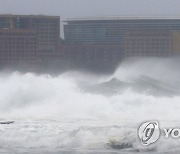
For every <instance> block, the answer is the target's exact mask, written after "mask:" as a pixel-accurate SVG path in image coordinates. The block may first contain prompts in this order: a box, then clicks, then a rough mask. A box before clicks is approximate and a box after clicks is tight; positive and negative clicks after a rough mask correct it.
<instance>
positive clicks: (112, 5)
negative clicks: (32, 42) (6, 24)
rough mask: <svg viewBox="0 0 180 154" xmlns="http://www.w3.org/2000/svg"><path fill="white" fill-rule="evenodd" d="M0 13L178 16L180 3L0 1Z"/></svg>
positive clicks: (137, 0)
mask: <svg viewBox="0 0 180 154" xmlns="http://www.w3.org/2000/svg"><path fill="white" fill-rule="evenodd" d="M0 13H3V14H6V13H8V14H9V13H11V14H46V15H60V16H61V17H63V18H65V17H88V16H118V15H120V16H123V15H128V16H131V15H132V16H135V15H137V16H147V15H148V16H155V15H159V16H165V15H166V16H178V15H179V16H180V0H0Z"/></svg>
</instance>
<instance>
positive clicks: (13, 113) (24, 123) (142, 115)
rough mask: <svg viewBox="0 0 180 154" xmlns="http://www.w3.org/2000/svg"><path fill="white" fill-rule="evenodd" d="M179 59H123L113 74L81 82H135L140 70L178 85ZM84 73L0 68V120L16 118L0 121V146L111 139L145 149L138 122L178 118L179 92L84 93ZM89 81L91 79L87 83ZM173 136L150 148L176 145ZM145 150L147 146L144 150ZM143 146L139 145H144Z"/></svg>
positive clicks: (103, 145) (89, 144)
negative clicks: (9, 122) (168, 94)
mask: <svg viewBox="0 0 180 154" xmlns="http://www.w3.org/2000/svg"><path fill="white" fill-rule="evenodd" d="M177 64H178V61H177V59H157V58H155V59H154V58H153V59H145V60H143V61H141V62H133V63H131V64H129V63H123V64H121V65H120V67H119V68H118V70H117V71H116V72H115V73H114V74H113V75H112V76H101V77H98V76H93V77H92V78H91V76H90V75H88V77H87V78H86V75H85V74H84V75H83V82H86V83H89V84H92V83H100V82H102V81H107V80H109V79H111V78H114V77H115V78H117V79H120V80H122V81H133V79H134V78H138V77H140V76H141V75H146V76H149V77H152V78H154V79H158V80H161V81H163V82H166V83H168V84H171V85H172V86H174V87H176V89H179V88H180V85H179V81H180V80H179V73H180V71H179V69H178V67H177ZM82 74H83V73H76V76H75V77H74V78H73V75H74V73H65V74H62V75H59V76H58V77H51V76H49V75H35V74H33V73H27V74H21V73H18V72H14V73H12V74H4V73H1V76H0V119H2V120H15V121H16V122H15V123H14V124H12V125H8V126H1V128H0V129H1V138H0V145H1V146H2V147H3V148H5V147H10V148H16V150H17V148H18V147H22V149H23V148H26V147H36V148H38V147H42V146H44V147H46V148H52V149H53V148H57V149H58V148H65V149H68V148H72V149H74V148H77V149H78V148H80V149H81V148H100V149H108V148H107V147H111V144H113V143H114V142H117V143H120V144H121V143H123V144H122V149H123V146H124V147H125V148H126V146H127V147H129V148H130V149H133V150H137V149H144V148H142V147H141V146H140V143H139V141H138V139H137V134H136V132H137V128H138V126H139V124H140V123H141V122H143V121H147V120H159V121H160V122H162V125H168V124H170V123H173V124H175V125H178V124H179V123H178V122H177V121H179V120H180V117H179V111H180V103H179V102H180V97H179V96H178V95H177V96H173V97H166V96H161V97H155V96H152V95H146V94H145V93H138V92H135V91H132V90H131V88H128V89H126V90H125V91H124V92H123V93H120V94H115V95H112V96H107V95H105V94H99V93H98V94H96V93H90V92H85V91H83V89H81V88H80V87H79V81H80V80H81V79H82V78H80V77H81V76H82ZM89 81H90V82H89ZM178 146H179V144H178V143H177V142H176V143H174V141H172V142H168V143H167V141H164V140H163V141H160V142H159V143H158V144H157V145H155V146H152V147H150V149H151V150H154V151H163V150H169V149H173V148H178ZM146 150H147V149H146ZM142 151H143V150H142Z"/></svg>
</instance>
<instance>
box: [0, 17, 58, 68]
mask: <svg viewBox="0 0 180 154" xmlns="http://www.w3.org/2000/svg"><path fill="white" fill-rule="evenodd" d="M59 41H60V17H59V16H44V15H0V47H1V48H0V64H2V66H6V65H7V66H8V65H10V64H12V65H14V66H15V65H20V66H26V65H31V66H32V65H33V66H37V65H39V64H40V63H46V60H47V59H48V57H47V55H49V54H50V53H51V54H52V53H54V52H56V51H58V49H59ZM22 64H24V65H22Z"/></svg>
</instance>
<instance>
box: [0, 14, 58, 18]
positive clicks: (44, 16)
mask: <svg viewBox="0 0 180 154" xmlns="http://www.w3.org/2000/svg"><path fill="white" fill-rule="evenodd" d="M0 17H15V18H60V16H49V15H42V14H39V15H13V14H0Z"/></svg>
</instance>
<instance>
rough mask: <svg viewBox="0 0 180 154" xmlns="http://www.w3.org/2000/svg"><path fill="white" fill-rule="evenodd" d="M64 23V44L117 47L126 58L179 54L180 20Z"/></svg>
mask: <svg viewBox="0 0 180 154" xmlns="http://www.w3.org/2000/svg"><path fill="white" fill-rule="evenodd" d="M66 23H67V24H65V25H64V35H65V43H66V44H73V45H74V44H79V45H82V44H83V45H84V44H93V45H95V44H104V45H119V46H120V49H119V50H120V51H119V52H122V55H123V56H125V57H126V56H167V55H171V54H176V53H178V52H179V53H180V45H179V41H180V18H142V17H139V18H138V17H129V18H128V17H116V18H97V19H72V20H67V21H66Z"/></svg>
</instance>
